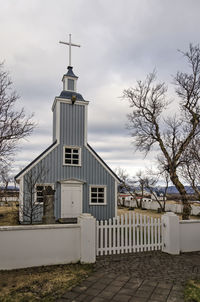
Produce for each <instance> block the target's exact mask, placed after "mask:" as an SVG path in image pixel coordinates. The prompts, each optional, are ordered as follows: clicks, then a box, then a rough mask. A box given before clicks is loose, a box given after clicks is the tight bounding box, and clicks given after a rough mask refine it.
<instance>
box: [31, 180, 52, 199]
mask: <svg viewBox="0 0 200 302" xmlns="http://www.w3.org/2000/svg"><path fill="white" fill-rule="evenodd" d="M37 186H43V187H48V186H50V187H52V189H53V190H54V184H53V183H37V184H35V198H34V200H35V204H43V203H44V202H43V201H42V202H38V201H37Z"/></svg>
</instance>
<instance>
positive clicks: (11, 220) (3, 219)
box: [0, 205, 19, 225]
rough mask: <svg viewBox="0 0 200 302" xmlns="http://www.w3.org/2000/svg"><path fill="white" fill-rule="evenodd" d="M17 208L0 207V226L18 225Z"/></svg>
mask: <svg viewBox="0 0 200 302" xmlns="http://www.w3.org/2000/svg"><path fill="white" fill-rule="evenodd" d="M18 211H19V208H18V207H16V206H15V205H13V206H11V207H6V206H4V207H0V225H18V224H19V220H18V217H19V216H18Z"/></svg>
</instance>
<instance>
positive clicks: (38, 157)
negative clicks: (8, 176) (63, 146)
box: [15, 140, 57, 180]
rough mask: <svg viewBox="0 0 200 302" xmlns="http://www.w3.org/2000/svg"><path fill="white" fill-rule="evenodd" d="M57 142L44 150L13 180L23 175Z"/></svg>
mask: <svg viewBox="0 0 200 302" xmlns="http://www.w3.org/2000/svg"><path fill="white" fill-rule="evenodd" d="M56 143H57V140H55V142H53V144H51V145H50V146H49V147H48V148H47V149H46V150H44V151H43V152H42V153H41V154H40V155H39V156H37V157H36V158H35V159H34V160H33V161H32V162H30V164H28V165H27V166H26V167H25V168H24V169H22V170H21V171H20V172H19V173H18V174H17V175H16V176H15V180H16V179H17V178H18V177H19V176H20V175H21V174H23V173H24V172H25V171H26V170H27V169H28V168H29V167H31V166H32V165H33V164H34V163H35V162H36V161H37V160H38V159H40V157H42V156H43V155H44V154H45V153H47V152H48V151H49V150H50V149H51V148H52V147H53V146H54V145H56Z"/></svg>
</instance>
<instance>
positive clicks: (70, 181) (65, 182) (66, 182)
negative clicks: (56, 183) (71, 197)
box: [60, 178, 85, 218]
mask: <svg viewBox="0 0 200 302" xmlns="http://www.w3.org/2000/svg"><path fill="white" fill-rule="evenodd" d="M84 183H85V182H84V181H82V180H79V179H75V178H70V179H65V180H61V181H60V184H61V186H60V195H61V196H60V197H61V198H60V199H61V213H60V214H61V215H60V217H61V218H66V216H65V215H63V210H64V209H63V204H64V200H63V196H62V186H63V185H67V186H68V187H69V188H70V186H71V185H72V184H76V185H79V186H80V191H81V196H80V197H81V200H80V212H81V213H82V211H83V184H84ZM81 213H80V214H81ZM64 216H65V217H64Z"/></svg>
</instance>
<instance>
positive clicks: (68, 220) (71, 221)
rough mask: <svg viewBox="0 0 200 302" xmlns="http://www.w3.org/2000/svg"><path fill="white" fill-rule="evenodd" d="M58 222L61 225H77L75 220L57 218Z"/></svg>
mask: <svg viewBox="0 0 200 302" xmlns="http://www.w3.org/2000/svg"><path fill="white" fill-rule="evenodd" d="M58 222H59V223H63V224H64V223H66V224H70V223H77V218H59V219H58Z"/></svg>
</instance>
